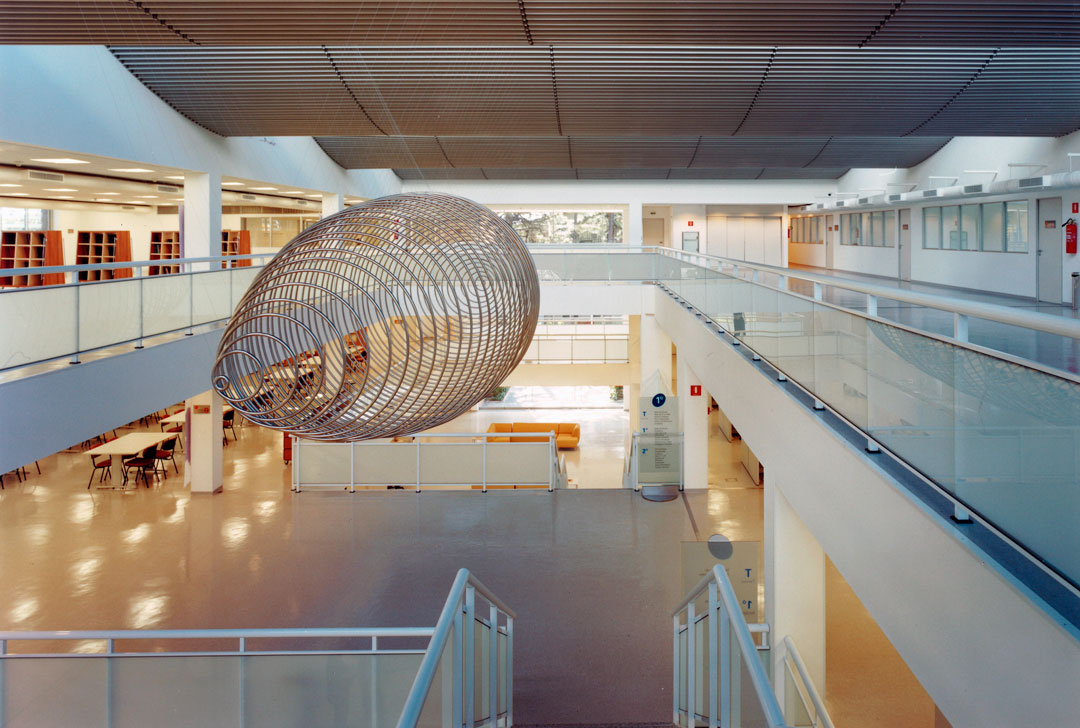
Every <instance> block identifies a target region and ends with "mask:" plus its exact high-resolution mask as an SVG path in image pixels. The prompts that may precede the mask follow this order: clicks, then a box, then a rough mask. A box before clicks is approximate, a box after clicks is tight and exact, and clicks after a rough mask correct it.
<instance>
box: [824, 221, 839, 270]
mask: <svg viewBox="0 0 1080 728" xmlns="http://www.w3.org/2000/svg"><path fill="white" fill-rule="evenodd" d="M834 227H836V215H828V216H826V217H825V267H826V268H828V269H829V270H832V267H833V255H834V254H835V252H836V250H835V249H834V246H835V245H836V231H835V230H833V228H834Z"/></svg>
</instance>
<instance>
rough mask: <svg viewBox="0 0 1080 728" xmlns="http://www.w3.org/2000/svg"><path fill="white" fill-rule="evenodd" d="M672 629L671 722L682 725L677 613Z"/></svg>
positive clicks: (672, 621) (673, 618) (672, 619)
mask: <svg viewBox="0 0 1080 728" xmlns="http://www.w3.org/2000/svg"><path fill="white" fill-rule="evenodd" d="M671 629H672V644H671V653H672V665H671V676H672V679H671V722H672V724H673V725H676V726H677V725H680V723H679V675H680V673H681V670H682V668H681V664H682V663H681V662H680V661H679V657H680V656H681V655H680V652H681V651H680V650H679V615H678V614H676V615H675V616H674V617H672V618H671Z"/></svg>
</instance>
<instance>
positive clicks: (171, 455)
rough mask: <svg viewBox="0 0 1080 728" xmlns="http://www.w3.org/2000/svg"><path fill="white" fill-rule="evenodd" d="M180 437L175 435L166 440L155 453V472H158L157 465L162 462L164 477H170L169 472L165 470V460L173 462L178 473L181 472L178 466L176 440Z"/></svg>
mask: <svg viewBox="0 0 1080 728" xmlns="http://www.w3.org/2000/svg"><path fill="white" fill-rule="evenodd" d="M178 439H179V437H174V438H172V439H169V440H166V441H165V442H163V443H161V446H160V447H159V448H158V449H157V452H156V453H154V472H155V473H156V472H157V465H158V463H160V464H161V475H162V477H168V473H167V472H166V470H165V461H169V462H171V463H172V466H173V470H174V471H175V472H176V473H177V474H179V473H180V469H179V468H177V467H176V458H175V450H176V441H177V440H178Z"/></svg>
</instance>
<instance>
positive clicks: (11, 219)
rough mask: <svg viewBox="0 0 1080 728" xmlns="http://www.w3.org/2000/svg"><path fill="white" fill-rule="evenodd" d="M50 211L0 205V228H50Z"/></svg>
mask: <svg viewBox="0 0 1080 728" xmlns="http://www.w3.org/2000/svg"><path fill="white" fill-rule="evenodd" d="M48 229H49V211H48V210H37V209H33V208H26V207H0V230H8V231H12V232H15V231H20V230H48Z"/></svg>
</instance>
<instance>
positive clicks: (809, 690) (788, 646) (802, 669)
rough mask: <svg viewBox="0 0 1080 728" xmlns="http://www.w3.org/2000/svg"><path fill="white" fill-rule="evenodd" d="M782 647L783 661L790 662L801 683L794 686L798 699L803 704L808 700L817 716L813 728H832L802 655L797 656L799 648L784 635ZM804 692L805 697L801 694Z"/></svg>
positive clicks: (823, 703) (789, 636)
mask: <svg viewBox="0 0 1080 728" xmlns="http://www.w3.org/2000/svg"><path fill="white" fill-rule="evenodd" d="M782 644H783V645H784V661H785V662H790V663H791V665H792V666H793V667H794V668H795V671H796V672H797V673H798V674H799V679H800V681H801V682H802V685H801V686H798V685H797V686H796V689H797V690H798V691H799V694H800V697H801V698H802V699H803V702H804V703H805V702H806V701H805V699H806V698H809V699H810V702H811V703H813V705H814V710H815V711H816V713H817V715H816V717H815V718H814V719H813V720H814V728H834V726H833V722H832V718H831V717H829V711H828V710H827V709H826V708H825V701H823V700H822V699H821V695H820V694H819V693H818V689H817V686H816V685H814V681H813V680H812V679H811V678H810V671H809V670H807V669H806V665H805V664H804V663H803V659H802V655H800V654H799V648H797V647H796V646H795V642H794V641H793V640H792V639H791V635H786V636H785V637H784V639H783V641H782ZM804 690H805V695H804V694H803V692H804Z"/></svg>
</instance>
